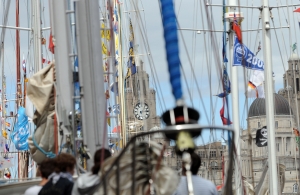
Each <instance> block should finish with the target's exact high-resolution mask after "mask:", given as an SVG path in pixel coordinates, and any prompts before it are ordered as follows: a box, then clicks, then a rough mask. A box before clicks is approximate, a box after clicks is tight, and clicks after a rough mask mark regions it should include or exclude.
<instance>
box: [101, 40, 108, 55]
mask: <svg viewBox="0 0 300 195" xmlns="http://www.w3.org/2000/svg"><path fill="white" fill-rule="evenodd" d="M102 53H103V54H105V55H107V48H106V46H105V44H104V43H102Z"/></svg>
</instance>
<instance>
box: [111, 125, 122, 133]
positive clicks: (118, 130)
mask: <svg viewBox="0 0 300 195" xmlns="http://www.w3.org/2000/svg"><path fill="white" fill-rule="evenodd" d="M112 132H113V133H120V132H121V126H120V125H118V126H117V127H115V128H114V129H113V131H112Z"/></svg>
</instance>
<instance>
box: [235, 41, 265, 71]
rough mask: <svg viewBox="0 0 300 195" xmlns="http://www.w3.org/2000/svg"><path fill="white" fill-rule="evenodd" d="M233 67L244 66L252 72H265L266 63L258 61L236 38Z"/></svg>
mask: <svg viewBox="0 0 300 195" xmlns="http://www.w3.org/2000/svg"><path fill="white" fill-rule="evenodd" d="M233 66H244V67H246V68H248V69H252V70H261V71H263V70H264V66H265V64H264V62H263V61H262V60H260V59H258V58H257V57H256V56H255V55H254V53H253V52H251V51H250V50H249V49H248V47H246V46H245V45H244V44H240V43H239V41H238V39H237V38H235V42H234V50H233Z"/></svg>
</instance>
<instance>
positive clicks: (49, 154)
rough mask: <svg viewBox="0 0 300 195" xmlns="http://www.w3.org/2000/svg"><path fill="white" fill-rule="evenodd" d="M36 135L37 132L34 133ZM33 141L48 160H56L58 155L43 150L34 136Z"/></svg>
mask: <svg viewBox="0 0 300 195" xmlns="http://www.w3.org/2000/svg"><path fill="white" fill-rule="evenodd" d="M34 133H35V131H34ZM32 141H33V144H34V145H35V147H36V148H37V149H38V150H39V151H41V152H42V153H43V154H44V155H45V156H46V157H48V158H55V157H56V155H55V154H54V153H53V152H46V151H45V150H44V149H43V148H41V147H40V146H39V145H38V144H37V143H36V140H35V136H34V135H33V136H32Z"/></svg>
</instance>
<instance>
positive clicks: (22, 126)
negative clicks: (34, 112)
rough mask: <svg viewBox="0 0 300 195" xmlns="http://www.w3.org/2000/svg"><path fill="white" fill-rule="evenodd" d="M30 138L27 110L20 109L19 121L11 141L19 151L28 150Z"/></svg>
mask: <svg viewBox="0 0 300 195" xmlns="http://www.w3.org/2000/svg"><path fill="white" fill-rule="evenodd" d="M28 137H29V130H28V117H27V116H26V114H25V108H23V107H20V108H19V110H18V121H17V123H16V124H15V128H14V131H13V132H12V134H11V139H12V141H13V143H14V144H15V146H16V149H17V150H28V141H27V139H28Z"/></svg>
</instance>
